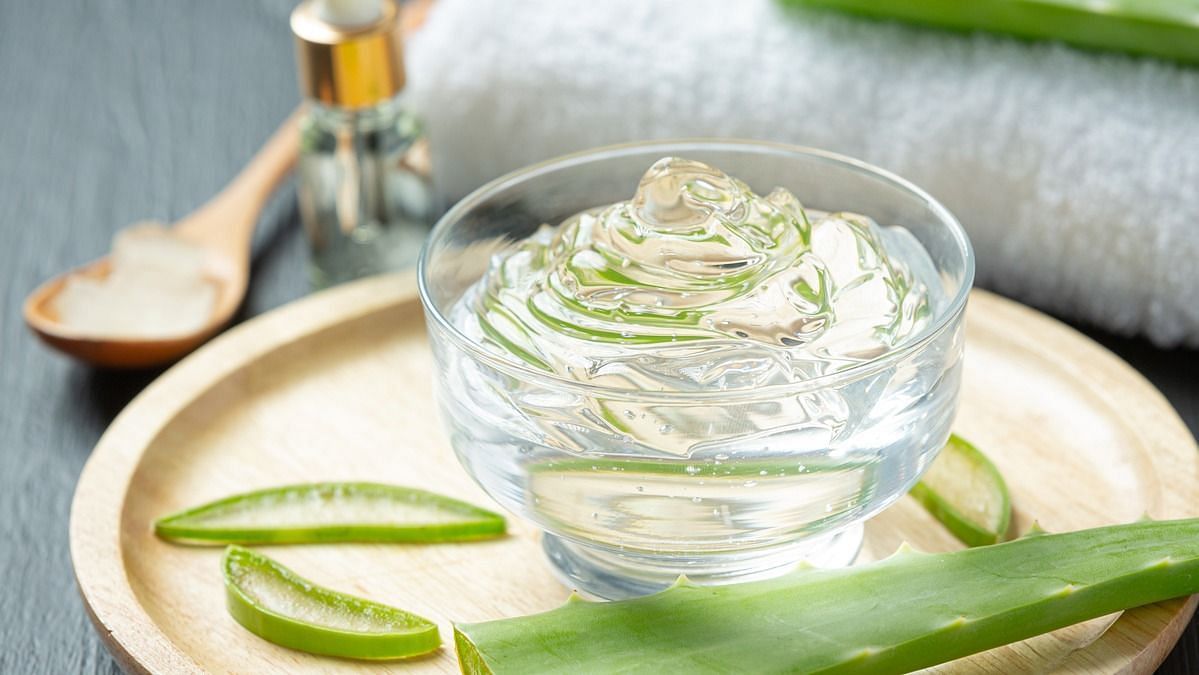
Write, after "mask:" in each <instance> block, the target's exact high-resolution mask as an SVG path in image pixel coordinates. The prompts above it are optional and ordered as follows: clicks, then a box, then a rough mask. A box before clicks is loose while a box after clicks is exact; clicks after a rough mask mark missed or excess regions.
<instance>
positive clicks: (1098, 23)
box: [787, 0, 1199, 63]
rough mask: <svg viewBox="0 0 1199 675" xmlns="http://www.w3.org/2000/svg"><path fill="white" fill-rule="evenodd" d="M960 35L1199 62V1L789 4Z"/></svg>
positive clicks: (812, 0) (799, 0) (830, 0)
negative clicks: (994, 34) (993, 35)
mask: <svg viewBox="0 0 1199 675" xmlns="http://www.w3.org/2000/svg"><path fill="white" fill-rule="evenodd" d="M787 2H789V3H790V4H795V5H811V6H819V7H828V8H831V9H839V10H843V11H847V12H852V13H855V14H863V15H866V16H872V17H876V18H889V19H901V20H904V21H911V22H914V23H923V24H929V25H933V26H940V27H942V28H951V29H956V30H986V31H993V32H997V33H1009V34H1011V35H1016V36H1019V37H1024V38H1031V39H1046V40H1061V41H1063V42H1067V43H1070V44H1073V45H1076V46H1079V47H1089V48H1096V49H1111V50H1116V51H1125V52H1131V53H1134V54H1148V55H1150V56H1159V57H1162V58H1167V59H1172V60H1177V61H1186V62H1190V63H1199V23H1196V21H1195V16H1196V15H1197V14H1199V0H1111V1H1110V2H1101V3H1096V2H1092V1H1090V0H787Z"/></svg>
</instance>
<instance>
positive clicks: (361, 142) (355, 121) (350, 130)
mask: <svg viewBox="0 0 1199 675" xmlns="http://www.w3.org/2000/svg"><path fill="white" fill-rule="evenodd" d="M291 28H292V32H293V33H294V35H295V41H296V60H297V64H298V66H299V74H300V89H301V92H302V93H303V95H304V97H305V99H306V100H307V104H308V105H307V114H306V117H305V119H304V120H303V122H302V124H301V131H300V134H301V137H300V162H299V177H300V187H299V196H300V216H301V218H302V219H303V222H304V229H305V232H306V234H307V237H308V241H309V244H310V248H311V257H310V274H311V278H312V282H313V285H314V286H316V287H318V288H322V287H325V286H331V285H333V284H337V283H341V282H343V281H348V280H350V279H355V278H358V277H362V276H366V275H370V274H377V273H380V272H387V271H391V270H396V269H400V268H402V267H406V266H408V265H411V264H413V263H414V262H415V261H416V258H417V255H418V253H419V251H420V247H421V244H422V243H423V241H424V238H425V235H426V234H427V233H428V231H429V228H430V227H431V226H432V221H433V219H434V217H435V215H436V204H435V199H434V193H433V190H432V186H431V183H430V179H429V175H430V174H429V161H428V157H429V154H428V146H427V143H426V140H425V138H424V136H423V131H422V127H421V123H420V120H419V119H417V118H416V117H415V116H413V115H412V114H411V113H410V112H408V111H406V110H405V109H404V107H403V105H402V100H401V96H400V93H401V91H402V90H403V87H404V62H403V50H402V46H401V42H400V27H399V21H398V9H397V7H396V5H395V2H394V1H393V0H305V1H304V2H302V3H301V4H300V5H299V6H298V7H297V8H296V9H295V11H294V12H293V13H292V15H291Z"/></svg>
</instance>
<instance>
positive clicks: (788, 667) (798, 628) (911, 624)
mask: <svg viewBox="0 0 1199 675" xmlns="http://www.w3.org/2000/svg"><path fill="white" fill-rule="evenodd" d="M1196 592H1199V519H1189V520H1176V521H1159V522H1154V521H1144V522H1138V523H1133V524H1128V525H1115V526H1110V527H1102V528H1096V529H1091V530H1082V531H1078V532H1071V533H1067V534H1038V536H1026V537H1025V538H1022V539H1019V540H1016V541H1011V542H1007V543H1003V544H996V545H993V546H982V547H979V548H972V549H966V550H962V551H955V552H953V553H940V554H925V553H918V552H915V551H911V550H910V549H907V548H903V549H901V550H900V551H899V552H898V553H896V554H895V555H893V556H892V557H890V558H888V559H886V560H883V561H880V562H877V563H873V564H869V565H863V566H859V567H851V568H842V569H827V570H822V569H814V568H806V569H799V570H796V571H795V572H792V573H790V574H788V575H786V576H783V577H780V578H777V579H771V580H767V581H757V582H749V583H744V584H735V585H729V586H696V585H693V584H690V583H689V582H687V581H686V580H685V579H680V581H679V583H678V584H676V585H675V586H674V587H672V588H670V589H669V590H666V591H663V592H662V593H658V594H656V595H651V596H647V597H643V598H637V599H633V600H625V601H620V602H606V603H599V602H597V603H593V602H585V601H583V600H581V599H579V598H577V597H572V598H571V600H570V601H568V602H567V603H566V604H565V605H564V606H562V607H559V608H558V609H555V610H551V611H549V612H545V613H542V614H535V615H532V616H526V617H520V618H514V619H501V620H498V621H489V622H485V623H475V624H458V625H456V626H455V631H454V633H455V635H454V639H455V643H456V645H457V649H458V659H459V664H460V666H461V668H462V672H464V673H468V674H474V673H489V674H491V675H503V674H504V673H521V674H524V673H542V672H586V673H654V674H660V673H664V672H688V673H723V672H739V671H744V670H746V669H751V670H754V671H757V672H788V673H863V672H868V673H905V672H909V671H912V670H917V669H919V668H924V667H928V666H932V665H935V664H938V663H942V662H945V661H950V660H952V659H956V658H959V657H962V656H967V655H969V654H973V653H976V652H980V651H983V650H986V649H990V648H992V647H997V646H999V645H1003V644H1007V643H1010V642H1015V641H1018V640H1022V639H1025V638H1028V637H1031V636H1034V635H1038V634H1041V633H1045V632H1048V631H1051V630H1055V629H1057V628H1061V627H1063V626H1068V625H1071V624H1075V623H1078V622H1081V621H1085V620H1087V619H1091V618H1094V617H1098V616H1103V615H1105V614H1109V613H1111V612H1114V611H1118V610H1121V609H1126V608H1129V607H1136V606H1139V605H1145V604H1149V603H1153V602H1158V601H1161V600H1166V599H1168V598H1174V597H1178V596H1183V595H1188V594H1191V593H1196Z"/></svg>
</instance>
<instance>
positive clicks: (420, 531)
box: [154, 483, 505, 544]
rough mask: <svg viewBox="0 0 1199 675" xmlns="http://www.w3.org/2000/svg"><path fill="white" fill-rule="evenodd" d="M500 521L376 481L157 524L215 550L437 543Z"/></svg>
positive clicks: (198, 511) (265, 495)
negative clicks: (237, 546) (225, 546)
mask: <svg viewBox="0 0 1199 675" xmlns="http://www.w3.org/2000/svg"><path fill="white" fill-rule="evenodd" d="M504 529H505V522H504V518H503V517H502V516H500V515H499V514H496V513H493V512H491V511H488V510H486V509H481V508H479V507H477V506H472V505H470V504H467V503H466V502H460V501H458V500H457V499H451V498H449V497H444V496H442V495H437V494H433V493H431V492H425V491H424V490H416V489H413V488H406V487H399V486H395V485H383V484H380V483H308V484H303V485H288V486H284V487H277V488H269V489H266V490H258V491H255V492H247V493H244V494H239V495H233V496H232V497H226V498H224V499H219V500H217V501H214V502H210V503H208V504H204V505H202V506H197V507H195V508H191V509H187V510H184V511H180V512H179V513H175V514H172V515H169V516H166V517H165V518H162V519H160V520H158V521H157V522H155V523H154V531H155V532H156V533H157V534H158V536H160V537H163V538H164V539H172V540H181V541H189V542H198V543H213V544H307V543H328V542H344V541H357V542H442V541H465V540H473V539H485V538H488V537H496V536H499V535H502V534H503V533H504Z"/></svg>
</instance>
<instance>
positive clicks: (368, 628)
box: [221, 546, 441, 659]
mask: <svg viewBox="0 0 1199 675" xmlns="http://www.w3.org/2000/svg"><path fill="white" fill-rule="evenodd" d="M221 567H222V569H223V571H224V574H225V591H226V600H227V606H228V608H229V614H231V615H232V616H233V618H234V619H236V620H237V622H238V623H240V624H241V625H242V626H244V627H245V628H246V630H248V631H250V632H251V633H254V634H255V635H257V636H259V637H261V638H262V639H264V640H267V641H269V642H274V643H275V644H277V645H281V646H283V647H289V648H291V649H298V650H300V651H305V652H309V653H312V654H325V655H328V656H340V657H343V658H351V659H400V658H405V657H409V656H417V655H420V654H427V653H429V652H431V651H433V650H435V649H437V648H438V647H439V646H441V638H440V637H439V636H438V633H437V624H435V623H433V622H432V621H429V620H428V619H425V618H423V617H419V616H416V615H415V614H409V613H408V612H405V611H403V610H400V609H396V608H395V607H389V606H388V605H383V604H380V603H377V602H372V601H370V600H366V599H364V598H358V597H355V596H353V595H346V594H345V593H338V592H337V591H332V590H329V589H327V588H322V587H320V586H317V585H316V584H314V583H312V582H311V581H308V580H307V579H304V578H303V577H301V576H300V575H298V574H296V573H295V572H292V571H291V570H289V569H287V568H286V567H284V566H283V565H280V564H279V563H277V562H275V561H274V560H271V559H270V558H268V557H266V556H264V555H261V554H258V553H255V552H253V551H251V550H249V549H245V548H241V547H240V546H230V547H229V548H227V549H225V557H224V558H223V559H222V561H221Z"/></svg>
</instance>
